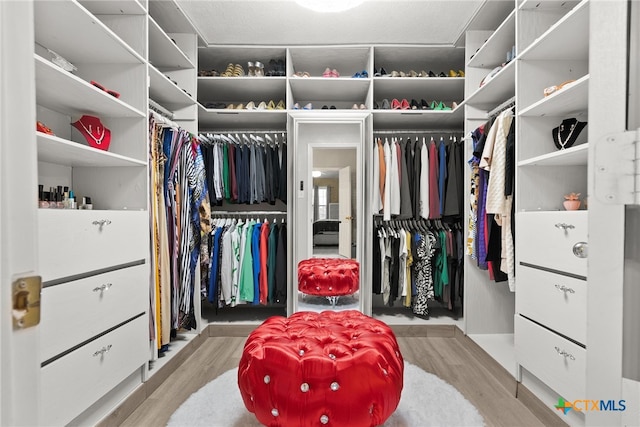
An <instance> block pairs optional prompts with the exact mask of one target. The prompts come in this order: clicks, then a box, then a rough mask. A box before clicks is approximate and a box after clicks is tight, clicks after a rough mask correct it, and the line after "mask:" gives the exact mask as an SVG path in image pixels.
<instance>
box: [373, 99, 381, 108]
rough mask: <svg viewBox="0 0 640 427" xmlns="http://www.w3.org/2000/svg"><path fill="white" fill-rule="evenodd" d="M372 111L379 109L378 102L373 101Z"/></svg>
mask: <svg viewBox="0 0 640 427" xmlns="http://www.w3.org/2000/svg"><path fill="white" fill-rule="evenodd" d="M373 109H374V110H379V109H380V104H378V101H373Z"/></svg>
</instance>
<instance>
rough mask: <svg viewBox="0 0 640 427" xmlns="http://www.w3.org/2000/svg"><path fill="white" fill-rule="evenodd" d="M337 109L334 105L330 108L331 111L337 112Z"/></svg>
mask: <svg viewBox="0 0 640 427" xmlns="http://www.w3.org/2000/svg"><path fill="white" fill-rule="evenodd" d="M336 109H337V108H336V106H335V105H332V106H331V107H329V110H336Z"/></svg>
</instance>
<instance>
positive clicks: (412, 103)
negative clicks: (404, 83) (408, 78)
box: [411, 99, 420, 110]
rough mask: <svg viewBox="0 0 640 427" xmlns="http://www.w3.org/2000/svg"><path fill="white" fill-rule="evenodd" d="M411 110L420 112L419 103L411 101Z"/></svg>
mask: <svg viewBox="0 0 640 427" xmlns="http://www.w3.org/2000/svg"><path fill="white" fill-rule="evenodd" d="M411 109H412V110H419V109H420V105H419V104H418V101H416V100H415V99H412V100H411Z"/></svg>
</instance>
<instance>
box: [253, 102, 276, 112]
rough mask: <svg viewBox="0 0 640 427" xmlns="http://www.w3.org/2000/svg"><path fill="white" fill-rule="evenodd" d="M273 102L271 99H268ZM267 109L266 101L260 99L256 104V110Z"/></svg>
mask: <svg viewBox="0 0 640 427" xmlns="http://www.w3.org/2000/svg"><path fill="white" fill-rule="evenodd" d="M270 102H272V103H273V101H270ZM266 109H267V103H266V102H264V101H262V102H260V104H258V106H257V107H256V110H266Z"/></svg>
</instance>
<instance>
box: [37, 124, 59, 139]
mask: <svg viewBox="0 0 640 427" xmlns="http://www.w3.org/2000/svg"><path fill="white" fill-rule="evenodd" d="M36 130H37V131H38V132H42V133H46V134H47V135H53V136H55V133H53V131H52V130H51V128H50V127H48V126H46V125H45V124H44V123H42V122H38V121H37V122H36Z"/></svg>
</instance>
